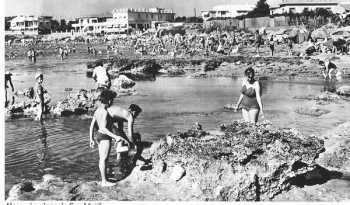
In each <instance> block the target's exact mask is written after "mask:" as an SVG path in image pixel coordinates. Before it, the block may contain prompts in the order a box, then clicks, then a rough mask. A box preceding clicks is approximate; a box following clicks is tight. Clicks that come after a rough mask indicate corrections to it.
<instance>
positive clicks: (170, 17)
mask: <svg viewBox="0 0 350 205" xmlns="http://www.w3.org/2000/svg"><path fill="white" fill-rule="evenodd" d="M112 13H113V19H114V21H115V23H117V24H120V25H123V26H125V25H126V26H127V27H128V28H136V29H148V28H151V25H152V22H157V21H163V22H164V21H167V22H171V21H174V17H175V13H174V12H173V10H172V9H163V8H141V9H131V8H126V9H114V10H113V12H112Z"/></svg>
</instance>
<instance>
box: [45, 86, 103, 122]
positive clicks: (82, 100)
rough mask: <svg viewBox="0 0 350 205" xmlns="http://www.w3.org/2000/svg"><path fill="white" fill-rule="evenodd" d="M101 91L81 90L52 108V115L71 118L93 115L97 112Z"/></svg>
mask: <svg viewBox="0 0 350 205" xmlns="http://www.w3.org/2000/svg"><path fill="white" fill-rule="evenodd" d="M99 94H100V91H98V90H90V91H88V90H84V89H81V90H80V91H79V92H77V93H75V94H70V95H68V96H66V97H65V99H63V100H61V101H58V102H57V103H56V105H54V106H53V107H52V113H53V114H54V115H58V116H70V115H81V114H91V113H93V112H94V111H95V110H96V105H95V102H96V101H97V99H98V96H99Z"/></svg>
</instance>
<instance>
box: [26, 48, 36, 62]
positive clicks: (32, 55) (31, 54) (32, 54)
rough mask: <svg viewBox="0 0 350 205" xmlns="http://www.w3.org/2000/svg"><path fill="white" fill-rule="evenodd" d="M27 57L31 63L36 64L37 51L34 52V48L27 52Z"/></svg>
mask: <svg viewBox="0 0 350 205" xmlns="http://www.w3.org/2000/svg"><path fill="white" fill-rule="evenodd" d="M27 56H28V58H29V60H30V61H32V62H34V63H35V62H36V51H35V50H34V48H31V49H29V51H28V52H27Z"/></svg>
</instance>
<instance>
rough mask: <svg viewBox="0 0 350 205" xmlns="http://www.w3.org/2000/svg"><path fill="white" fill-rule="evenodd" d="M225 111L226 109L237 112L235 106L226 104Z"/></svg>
mask: <svg viewBox="0 0 350 205" xmlns="http://www.w3.org/2000/svg"><path fill="white" fill-rule="evenodd" d="M224 109H226V110H235V109H236V105H235V104H226V105H224Z"/></svg>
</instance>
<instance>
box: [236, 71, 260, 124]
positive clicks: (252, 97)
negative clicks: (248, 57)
mask: <svg viewBox="0 0 350 205" xmlns="http://www.w3.org/2000/svg"><path fill="white" fill-rule="evenodd" d="M244 74H245V76H246V78H244V79H243V82H242V89H241V95H240V97H239V99H238V102H237V105H236V108H235V111H237V110H238V108H239V107H240V106H241V108H242V116H243V119H244V121H246V122H251V123H256V122H257V121H258V117H259V112H261V114H262V117H264V112H263V106H262V102H261V87H260V83H259V81H257V80H255V79H254V76H255V72H254V70H253V68H251V67H249V68H247V69H246V70H245V71H244Z"/></svg>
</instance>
